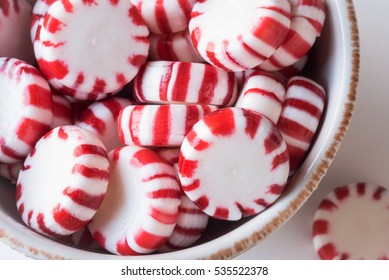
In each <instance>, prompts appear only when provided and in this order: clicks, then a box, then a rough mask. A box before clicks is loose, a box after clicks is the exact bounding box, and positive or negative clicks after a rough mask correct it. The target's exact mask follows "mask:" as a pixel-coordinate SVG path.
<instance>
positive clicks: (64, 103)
mask: <svg viewBox="0 0 389 280" xmlns="http://www.w3.org/2000/svg"><path fill="white" fill-rule="evenodd" d="M52 92H53V120H52V122H51V125H50V128H51V129H53V128H56V127H58V126H62V125H69V124H73V111H72V107H71V105H70V102H69V100H67V99H66V98H65V97H63V96H62V95H59V94H58V93H57V92H55V91H52ZM54 93H55V94H54Z"/></svg>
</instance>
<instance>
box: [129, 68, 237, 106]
mask: <svg viewBox="0 0 389 280" xmlns="http://www.w3.org/2000/svg"><path fill="white" fill-rule="evenodd" d="M134 83H135V86H134V97H135V99H137V100H138V101H139V102H151V103H160V104H163V103H185V104H188V103H195V104H205V105H220V106H225V105H228V104H231V103H234V102H235V98H236V95H237V85H236V80H235V77H234V75H233V74H231V73H227V72H225V71H222V70H220V69H217V68H216V67H213V66H211V65H206V64H200V63H185V62H168V61H157V62H148V63H146V64H145V65H144V66H143V67H142V69H141V72H140V75H138V76H137V77H136V78H135V81H134Z"/></svg>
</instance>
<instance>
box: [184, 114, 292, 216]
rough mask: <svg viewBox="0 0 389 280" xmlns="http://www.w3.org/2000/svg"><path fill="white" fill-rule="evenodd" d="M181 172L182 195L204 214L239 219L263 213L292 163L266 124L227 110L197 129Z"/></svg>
mask: <svg viewBox="0 0 389 280" xmlns="http://www.w3.org/2000/svg"><path fill="white" fill-rule="evenodd" d="M178 167H179V176H180V181H181V184H182V188H183V190H184V192H185V193H186V194H187V196H188V197H189V198H190V199H191V200H192V201H193V202H194V203H195V204H196V205H197V206H198V207H199V208H200V209H202V210H203V211H204V212H205V213H206V214H208V215H210V216H212V217H215V218H218V219H224V220H239V219H241V218H242V217H246V216H251V215H254V214H257V213H260V212H261V211H263V210H264V209H265V208H266V207H268V206H269V205H271V204H272V203H273V202H274V201H275V200H276V199H277V198H278V197H279V196H280V195H281V193H282V192H283V190H284V187H285V184H286V181H287V178H288V173H289V158H288V152H287V148H286V144H285V142H284V140H283V139H282V137H281V134H280V133H279V132H278V130H277V129H276V128H275V126H274V125H273V124H272V123H271V122H270V121H269V120H268V119H266V118H264V117H262V116H261V115H259V114H256V113H253V112H251V111H248V110H244V109H240V108H224V109H220V110H217V111H215V112H213V113H211V114H209V115H207V116H205V117H204V118H203V119H202V120H201V121H199V122H198V123H196V124H195V125H194V126H193V128H192V130H191V131H190V132H189V133H188V134H187V136H186V137H185V140H184V142H183V143H182V146H181V154H180V158H179V163H178Z"/></svg>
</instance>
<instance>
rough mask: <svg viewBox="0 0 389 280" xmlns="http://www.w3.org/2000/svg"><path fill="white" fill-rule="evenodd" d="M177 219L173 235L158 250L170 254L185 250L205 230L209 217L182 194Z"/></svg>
mask: <svg viewBox="0 0 389 280" xmlns="http://www.w3.org/2000/svg"><path fill="white" fill-rule="evenodd" d="M178 212H179V214H178V218H177V223H176V226H175V227H174V230H173V233H172V234H171V235H170V237H169V239H168V240H167V241H166V243H165V244H164V245H163V246H162V247H161V248H160V249H159V250H158V251H159V252H170V251H176V250H181V249H184V248H187V247H189V246H191V245H193V243H195V242H196V241H197V240H198V239H199V238H200V237H201V235H202V234H203V232H204V231H205V229H206V228H207V224H208V220H209V216H208V215H206V214H205V213H204V212H203V211H201V209H199V207H197V206H196V205H195V204H194V203H193V202H192V201H191V200H190V199H189V198H188V197H187V196H186V195H185V194H184V193H183V194H181V204H180V206H179V207H178Z"/></svg>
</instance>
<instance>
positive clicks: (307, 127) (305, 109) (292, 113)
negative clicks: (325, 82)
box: [277, 76, 326, 174]
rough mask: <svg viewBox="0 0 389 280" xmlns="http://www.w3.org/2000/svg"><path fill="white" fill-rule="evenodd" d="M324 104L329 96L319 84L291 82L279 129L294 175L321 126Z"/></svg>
mask: <svg viewBox="0 0 389 280" xmlns="http://www.w3.org/2000/svg"><path fill="white" fill-rule="evenodd" d="M325 102H326V92H325V91H324V89H323V87H322V86H321V85H319V84H318V83H316V82H314V81H312V80H311V79H308V78H305V77H301V76H296V77H293V78H292V79H290V80H289V82H288V85H287V91H286V97H285V102H284V107H283V109H282V112H281V116H280V119H279V121H278V123H277V128H278V130H279V131H280V132H281V134H282V136H283V138H284V140H285V142H286V144H287V146H288V152H289V157H290V172H291V174H293V173H294V172H295V171H296V170H297V169H298V168H299V166H300V165H301V163H302V161H303V160H304V157H305V155H306V152H307V151H308V149H309V146H310V145H311V142H312V139H313V137H314V136H315V133H316V130H317V128H318V126H319V122H320V119H321V116H322V113H323V109H324V105H325Z"/></svg>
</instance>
